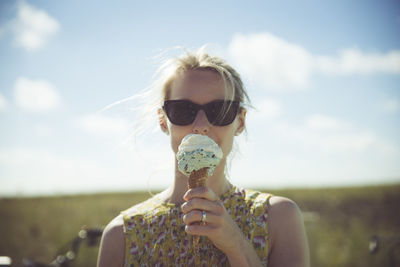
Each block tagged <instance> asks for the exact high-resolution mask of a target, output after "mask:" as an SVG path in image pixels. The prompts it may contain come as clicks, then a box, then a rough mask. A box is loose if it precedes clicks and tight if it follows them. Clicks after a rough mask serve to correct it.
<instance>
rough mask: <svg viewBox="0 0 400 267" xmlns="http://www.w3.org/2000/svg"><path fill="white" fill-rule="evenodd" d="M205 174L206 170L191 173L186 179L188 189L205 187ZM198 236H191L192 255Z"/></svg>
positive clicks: (195, 251) (197, 242) (195, 248)
mask: <svg viewBox="0 0 400 267" xmlns="http://www.w3.org/2000/svg"><path fill="white" fill-rule="evenodd" d="M207 174H208V168H207V167H206V168H201V169H200V170H196V171H193V172H192V173H191V174H190V176H189V179H188V187H189V189H191V188H196V187H200V186H205V185H206V183H207ZM194 224H200V223H194ZM199 240H200V236H198V235H194V236H193V250H194V253H195V254H197V246H198V244H199Z"/></svg>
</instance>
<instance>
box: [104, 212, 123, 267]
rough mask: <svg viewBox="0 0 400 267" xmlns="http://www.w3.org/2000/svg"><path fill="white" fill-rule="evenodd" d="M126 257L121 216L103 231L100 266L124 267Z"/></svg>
mask: <svg viewBox="0 0 400 267" xmlns="http://www.w3.org/2000/svg"><path fill="white" fill-rule="evenodd" d="M124 257H125V236H124V222H123V217H122V215H121V214H120V215H118V216H117V217H115V218H114V219H113V220H112V221H111V222H109V223H108V224H107V226H106V227H105V228H104V230H103V235H102V237H101V242H100V248H99V258H98V266H99V267H102V266H122V265H123V262H124ZM114 264H115V265H114Z"/></svg>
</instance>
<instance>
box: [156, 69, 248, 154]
mask: <svg viewBox="0 0 400 267" xmlns="http://www.w3.org/2000/svg"><path fill="white" fill-rule="evenodd" d="M169 95H170V98H169V100H178V99H186V100H190V101H192V102H193V103H197V104H206V103H209V102H211V101H213V100H217V99H225V98H226V97H227V98H229V97H230V95H228V96H225V88H224V83H223V80H222V79H221V77H220V75H219V74H217V73H215V72H213V71H208V70H195V71H189V72H186V73H185V74H183V75H181V76H179V77H178V78H176V79H175V81H174V82H173V83H172V85H171V88H170V94H169ZM160 112H162V114H161V116H160V125H161V128H162V129H163V131H165V132H167V133H169V134H170V136H171V146H172V150H173V151H174V153H177V152H178V146H179V145H180V143H181V140H182V139H183V137H185V136H186V135H187V134H190V133H195V134H203V135H207V136H208V137H210V138H211V139H213V140H214V141H215V142H216V143H217V144H218V145H219V146H220V147H221V149H222V152H223V153H224V158H225V159H226V156H227V155H228V154H229V153H230V151H231V149H232V143H233V137H234V136H235V135H237V134H239V133H241V132H242V131H243V129H244V126H245V115H246V111H245V110H244V109H243V110H242V111H241V112H240V113H239V114H238V115H237V116H236V118H235V120H234V121H233V122H232V123H231V124H229V125H227V126H214V125H212V124H211V123H210V122H209V121H208V119H207V116H206V114H205V113H204V111H203V110H199V112H198V113H197V115H196V118H195V120H194V122H193V123H192V124H190V125H186V126H179V125H174V124H172V123H171V122H170V121H169V120H168V119H167V117H166V115H165V114H164V113H163V111H160Z"/></svg>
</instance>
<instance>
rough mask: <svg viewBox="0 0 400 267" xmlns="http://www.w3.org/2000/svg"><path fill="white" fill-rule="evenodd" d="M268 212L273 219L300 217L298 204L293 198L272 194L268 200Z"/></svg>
mask: <svg viewBox="0 0 400 267" xmlns="http://www.w3.org/2000/svg"><path fill="white" fill-rule="evenodd" d="M269 213H270V215H271V217H273V219H274V220H276V221H279V220H281V219H284V218H286V220H287V219H298V218H300V217H301V211H300V208H299V206H298V205H297V204H296V202H294V201H293V200H291V199H289V198H286V197H282V196H274V195H272V196H271V198H270V200H269Z"/></svg>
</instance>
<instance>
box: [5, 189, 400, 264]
mask: <svg viewBox="0 0 400 267" xmlns="http://www.w3.org/2000/svg"><path fill="white" fill-rule="evenodd" d="M261 191H266V190H261ZM268 192H270V193H273V194H275V195H281V196H285V197H288V198H291V199H293V200H294V201H296V202H297V204H298V205H299V207H300V208H301V210H302V211H303V212H304V218H305V225H306V230H307V235H308V239H309V245H310V251H311V262H312V266H313V267H319V266H321V267H330V266H343V267H347V266H348V267H350V266H351V267H357V266H360V267H361V266H362V267H368V266H400V260H399V258H398V256H399V255H400V254H399V248H400V243H399V241H397V242H398V243H397V247H396V246H395V245H394V243H392V245H390V244H388V243H384V244H383V245H382V246H380V250H379V251H378V253H376V254H370V253H369V250H368V244H369V240H370V238H371V237H372V236H373V235H380V236H384V237H397V238H398V239H397V240H400V208H399V204H400V185H391V186H370V187H354V188H329V189H290V190H268ZM148 197H149V194H148V193H147V192H132V193H110V194H93V195H76V196H58V197H34V198H2V199H0V218H1V219H0V237H1V238H0V256H1V255H7V256H10V257H11V258H12V259H13V263H15V264H14V266H18V265H20V264H21V260H22V258H31V259H35V260H37V261H41V262H50V261H51V260H53V259H54V257H55V255H57V253H59V252H60V251H59V250H60V248H62V247H63V246H64V245H65V244H66V243H67V242H68V241H70V240H72V239H73V238H74V237H75V236H76V235H77V233H78V231H79V230H80V229H81V227H82V226H84V225H86V226H88V227H103V226H104V225H106V224H107V223H108V222H109V221H110V220H111V219H112V218H113V217H115V216H116V215H118V214H119V212H120V211H121V210H124V209H126V208H128V207H130V206H131V205H134V204H135V203H138V202H140V201H143V200H144V199H146V198H148ZM396 249H397V250H396ZM97 253H98V247H97V246H95V247H86V246H82V247H81V249H80V251H79V255H78V258H77V260H76V261H75V262H74V265H73V266H95V265H96V258H97ZM389 253H392V254H393V255H392V256H389ZM396 264H397V265H396Z"/></svg>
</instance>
